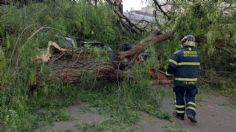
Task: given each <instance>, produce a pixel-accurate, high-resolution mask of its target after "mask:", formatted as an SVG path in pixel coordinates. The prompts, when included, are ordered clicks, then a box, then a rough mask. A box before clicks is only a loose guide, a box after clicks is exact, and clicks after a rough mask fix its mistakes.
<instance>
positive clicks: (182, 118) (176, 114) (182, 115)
mask: <svg viewBox="0 0 236 132" xmlns="http://www.w3.org/2000/svg"><path fill="white" fill-rule="evenodd" d="M173 115H174V116H175V117H176V118H178V119H180V120H184V114H178V113H177V112H173Z"/></svg>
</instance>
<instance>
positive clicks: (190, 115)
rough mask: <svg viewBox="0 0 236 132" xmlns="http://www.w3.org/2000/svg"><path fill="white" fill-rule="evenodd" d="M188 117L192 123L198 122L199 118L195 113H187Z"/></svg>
mask: <svg viewBox="0 0 236 132" xmlns="http://www.w3.org/2000/svg"><path fill="white" fill-rule="evenodd" d="M187 117H188V119H189V120H190V121H191V122H192V123H197V120H196V118H195V116H194V115H192V114H187Z"/></svg>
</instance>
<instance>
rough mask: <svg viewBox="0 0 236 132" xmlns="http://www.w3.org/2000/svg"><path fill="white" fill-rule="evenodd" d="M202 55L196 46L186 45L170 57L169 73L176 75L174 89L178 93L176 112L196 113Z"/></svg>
mask: <svg viewBox="0 0 236 132" xmlns="http://www.w3.org/2000/svg"><path fill="white" fill-rule="evenodd" d="M199 67H200V57H199V56H198V52H197V50H196V48H194V47H190V46H185V47H183V48H181V49H180V50H178V51H177V52H175V53H174V55H173V56H172V57H171V59H169V65H168V69H167V74H170V75H173V76H174V87H173V91H174V92H175V95H176V113H177V114H179V115H181V114H182V115H184V113H185V107H186V112H187V114H192V115H194V116H195V115H196V112H195V111H196V110H195V108H196V104H195V96H196V94H197V91H198V90H197V87H196V83H197V80H198V76H199Z"/></svg>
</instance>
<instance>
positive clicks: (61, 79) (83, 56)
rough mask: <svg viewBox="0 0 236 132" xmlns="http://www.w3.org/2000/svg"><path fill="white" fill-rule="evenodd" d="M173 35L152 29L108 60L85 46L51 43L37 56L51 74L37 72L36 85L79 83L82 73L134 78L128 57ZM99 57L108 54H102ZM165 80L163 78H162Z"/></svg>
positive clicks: (110, 78)
mask: <svg viewBox="0 0 236 132" xmlns="http://www.w3.org/2000/svg"><path fill="white" fill-rule="evenodd" d="M170 37H171V34H170V33H164V34H160V33H157V32H152V33H151V34H150V35H149V36H148V37H147V38H144V39H143V40H141V41H140V42H139V43H138V44H136V46H135V47H134V48H133V49H131V50H129V51H125V52H116V53H111V55H110V60H109V61H108V62H102V61H100V60H98V59H96V54H95V53H94V52H91V51H86V50H84V49H82V48H81V49H63V48H61V47H60V46H59V45H57V44H56V43H55V42H49V45H48V49H47V51H46V52H41V54H40V55H39V56H37V59H38V60H40V61H41V62H43V63H45V64H46V65H48V66H49V67H50V73H48V74H46V75H42V74H40V73H38V74H37V79H36V80H37V82H36V84H37V85H41V84H44V83H80V81H81V78H82V76H84V75H85V76H88V74H89V75H92V76H94V79H96V80H105V81H117V80H122V79H124V78H127V77H131V75H130V73H129V72H128V71H129V70H128V67H130V66H132V64H131V63H127V62H124V61H123V60H124V59H125V58H126V57H135V56H136V55H138V54H140V53H141V52H142V51H143V50H144V49H145V48H147V47H148V46H150V45H153V44H157V43H158V42H161V41H165V40H167V39H169V38H170ZM99 54H100V56H103V55H105V53H103V52H101V53H99ZM161 82H163V81H161Z"/></svg>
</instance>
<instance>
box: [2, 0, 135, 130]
mask: <svg viewBox="0 0 236 132" xmlns="http://www.w3.org/2000/svg"><path fill="white" fill-rule="evenodd" d="M116 20H117V19H116V16H115V15H114V14H113V12H112V9H111V8H110V7H108V6H107V5H106V4H101V5H99V6H98V7H96V8H95V7H94V6H92V5H89V4H84V3H83V2H78V3H72V2H70V1H67V0H60V1H57V2H51V1H46V2H43V3H32V4H29V5H27V6H23V7H21V8H19V7H16V6H14V5H8V6H0V45H1V48H0V74H1V76H0V82H1V85H0V87H1V92H0V100H1V101H0V106H1V107H0V113H1V114H0V122H1V124H3V125H4V126H6V127H7V128H10V129H12V130H13V131H31V130H32V129H34V128H35V127H36V126H38V125H40V124H38V122H39V121H40V122H43V121H46V122H47V121H49V122H51V121H55V120H63V119H66V118H67V117H66V115H65V114H63V113H62V112H60V111H58V110H56V108H58V109H61V107H64V106H68V105H71V104H72V103H73V101H74V100H75V99H76V97H77V96H78V95H77V94H76V92H77V90H76V92H75V89H74V88H71V87H72V86H64V85H60V84H58V85H45V86H43V87H41V88H39V89H40V90H37V91H36V92H34V93H30V91H29V89H30V86H32V85H33V84H35V80H36V73H37V72H38V71H40V72H41V73H42V74H46V73H47V72H48V71H49V69H48V67H47V66H45V65H43V64H40V63H38V62H37V61H36V60H35V58H36V55H37V52H38V48H46V47H47V44H48V42H49V41H55V42H57V43H59V44H60V45H61V46H63V45H62V44H63V43H64V37H66V36H69V37H72V38H75V39H76V40H77V42H78V41H85V40H97V41H102V42H104V43H107V44H109V45H110V46H113V47H115V46H117V45H118V44H119V43H122V42H123V41H126V40H130V41H133V38H134V35H132V34H129V33H126V36H124V34H123V32H122V31H121V30H119V28H118V26H117V24H116ZM91 50H93V49H91ZM96 52H97V53H98V52H99V51H96ZM98 55H99V54H98ZM98 58H102V57H101V56H100V57H98ZM103 61H104V62H105V61H107V58H103ZM3 74H4V75H3ZM32 94H33V95H32ZM48 100H50V101H48ZM62 100H63V101H62ZM40 109H46V112H43V113H37V111H38V110H40Z"/></svg>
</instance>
